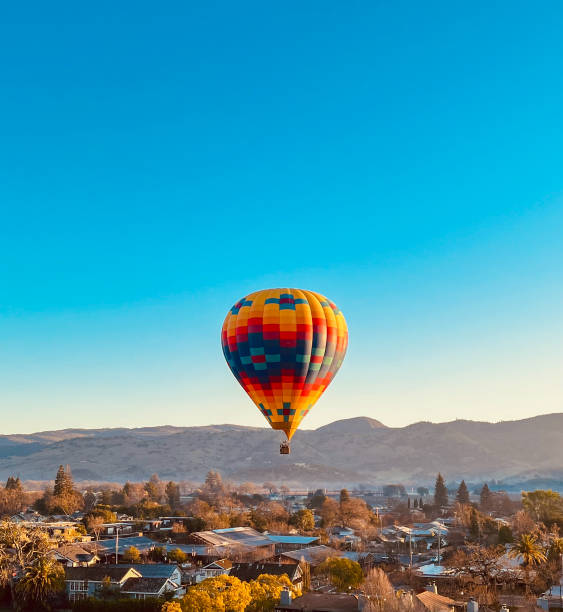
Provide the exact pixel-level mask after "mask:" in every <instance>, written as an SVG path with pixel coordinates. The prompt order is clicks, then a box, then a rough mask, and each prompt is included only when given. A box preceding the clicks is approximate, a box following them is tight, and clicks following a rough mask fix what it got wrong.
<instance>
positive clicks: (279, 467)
mask: <svg viewBox="0 0 563 612" xmlns="http://www.w3.org/2000/svg"><path fill="white" fill-rule="evenodd" d="M562 435H563V413H558V414H548V415H542V416H537V417H533V418H529V419H524V420H519V421H503V422H499V423H487V422H477V421H467V420H456V421H452V422H448V423H429V422H419V423H414V424H412V425H408V426H406V427H395V428H393V427H386V426H385V425H383V424H382V423H380V422H379V421H376V420H374V419H370V418H367V417H357V418H351V419H345V420H340V421H335V422H333V423H330V424H329V425H325V426H323V427H319V428H318V429H315V430H303V431H298V432H297V433H296V435H295V436H294V438H293V441H292V452H291V454H290V455H284V456H280V455H279V453H278V444H279V442H280V434H279V432H275V431H273V430H270V429H266V428H260V427H245V426H239V425H210V426H204V427H172V426H162V427H143V428H137V429H126V428H114V429H65V430H60V431H47V432H40V433H34V434H29V435H23V434H17V435H5V436H0V478H3V479H6V478H7V477H8V476H10V475H19V476H20V478H21V479H22V480H50V479H52V478H53V477H54V474H55V473H56V470H57V467H58V466H59V465H60V464H69V465H70V466H71V469H72V472H73V475H74V478H75V480H77V481H80V480H91V481H106V482H107V481H113V482H125V481H127V480H130V481H140V480H146V479H147V478H149V477H150V475H151V474H153V473H157V474H158V475H159V476H160V477H161V478H162V479H163V480H191V481H196V482H201V481H202V480H203V479H204V477H205V474H206V473H207V472H208V471H209V470H210V469H214V470H217V471H219V472H220V473H221V474H222V475H223V477H224V478H227V479H229V480H232V481H235V482H244V481H252V482H256V483H262V482H265V481H273V482H276V483H279V484H282V483H285V484H286V485H289V486H304V487H317V486H319V487H322V486H326V487H329V488H330V487H337V486H352V485H357V484H365V485H372V484H373V485H383V484H388V483H403V484H405V485H419V484H429V483H431V482H432V481H433V479H434V477H435V475H436V473H437V472H439V471H440V472H442V473H443V474H444V476H445V478H446V479H447V480H448V481H449V482H451V481H454V480H458V481H459V480H460V479H461V478H464V479H465V480H467V481H470V482H483V481H490V480H492V479H496V480H500V481H502V482H503V483H507V484H510V483H518V482H524V481H532V480H536V481H542V482H543V481H556V482H557V481H559V482H563V444H562V443H561V439H562Z"/></svg>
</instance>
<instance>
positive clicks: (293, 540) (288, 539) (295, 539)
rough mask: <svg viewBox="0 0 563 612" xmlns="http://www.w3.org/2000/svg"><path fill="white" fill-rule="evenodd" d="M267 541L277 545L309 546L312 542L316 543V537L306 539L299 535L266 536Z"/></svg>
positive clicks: (306, 537)
mask: <svg viewBox="0 0 563 612" xmlns="http://www.w3.org/2000/svg"><path fill="white" fill-rule="evenodd" d="M268 539H270V540H272V542H276V543H277V544H311V543H312V542H318V540H319V538H318V537H308V536H299V535H272V534H269V535H268Z"/></svg>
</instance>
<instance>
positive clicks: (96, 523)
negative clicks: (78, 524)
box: [84, 514, 104, 553]
mask: <svg viewBox="0 0 563 612" xmlns="http://www.w3.org/2000/svg"><path fill="white" fill-rule="evenodd" d="M84 523H85V525H86V529H88V531H90V532H91V533H93V534H94V537H95V538H96V553H97V552H98V546H97V543H98V542H99V541H100V534H101V533H102V531H103V529H104V519H103V518H102V517H101V516H99V515H95V514H91V515H89V516H86V517H84Z"/></svg>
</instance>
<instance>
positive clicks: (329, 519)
mask: <svg viewBox="0 0 563 612" xmlns="http://www.w3.org/2000/svg"><path fill="white" fill-rule="evenodd" d="M339 514H340V508H339V506H338V504H337V503H336V502H335V501H334V499H331V498H330V497H327V498H326V499H325V501H324V503H323V505H322V506H321V510H320V515H321V519H322V524H323V527H324V528H325V529H326V528H328V527H333V526H334V525H335V524H336V522H337V520H338V517H339Z"/></svg>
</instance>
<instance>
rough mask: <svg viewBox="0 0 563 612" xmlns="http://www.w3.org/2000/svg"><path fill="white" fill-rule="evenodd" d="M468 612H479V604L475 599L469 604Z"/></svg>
mask: <svg viewBox="0 0 563 612" xmlns="http://www.w3.org/2000/svg"><path fill="white" fill-rule="evenodd" d="M467 612H479V604H478V603H477V601H476V600H475V599H473V597H472V598H471V599H470V600H469V601H468V602H467Z"/></svg>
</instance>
